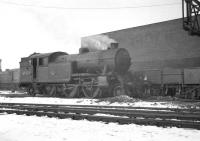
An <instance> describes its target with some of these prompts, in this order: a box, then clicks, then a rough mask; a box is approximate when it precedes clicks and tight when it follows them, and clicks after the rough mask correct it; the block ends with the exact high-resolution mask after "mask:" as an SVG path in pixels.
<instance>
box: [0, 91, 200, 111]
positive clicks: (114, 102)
mask: <svg viewBox="0 0 200 141" xmlns="http://www.w3.org/2000/svg"><path fill="white" fill-rule="evenodd" d="M5 93H6V95H5ZM9 94H10V95H12V97H8V95H9ZM17 94H18V93H17V92H16V96H15V93H11V92H9V91H0V102H8V103H38V104H72V105H108V106H132V107H161V108H187V105H184V104H176V103H173V102H171V101H165V102H163V101H160V102H152V101H142V100H140V99H135V98H131V97H128V96H119V97H112V98H102V99H87V98H53V97H29V96H27V95H26V94H24V96H23V95H22V93H20V94H21V95H20V96H18V95H17ZM199 105H200V103H198V105H197V106H195V107H196V108H199V107H200V106H199ZM190 108H194V107H193V105H190Z"/></svg>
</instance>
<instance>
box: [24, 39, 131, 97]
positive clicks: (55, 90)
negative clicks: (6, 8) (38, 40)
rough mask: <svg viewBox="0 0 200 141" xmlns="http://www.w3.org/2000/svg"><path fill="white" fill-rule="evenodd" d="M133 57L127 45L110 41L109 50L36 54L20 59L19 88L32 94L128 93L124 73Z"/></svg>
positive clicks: (89, 95)
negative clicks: (70, 53) (121, 46)
mask: <svg viewBox="0 0 200 141" xmlns="http://www.w3.org/2000/svg"><path fill="white" fill-rule="evenodd" d="M130 63H131V59H130V56H129V53H128V51H127V50H126V49H124V48H118V44H117V43H111V45H110V48H108V49H107V50H99V51H95V52H90V51H89V49H87V48H80V50H79V54H72V55H68V54H67V53H65V52H53V53H46V54H40V53H34V54H32V55H30V56H28V57H25V58H21V62H20V87H24V88H26V89H27V92H28V93H29V94H30V95H35V94H36V93H41V94H44V95H48V96H63V97H82V96H85V97H88V98H95V97H99V96H103V95H105V94H107V95H106V96H113V95H114V96H116V95H119V94H121V93H126V90H125V81H124V79H123V76H124V74H126V72H127V71H128V69H129V67H130Z"/></svg>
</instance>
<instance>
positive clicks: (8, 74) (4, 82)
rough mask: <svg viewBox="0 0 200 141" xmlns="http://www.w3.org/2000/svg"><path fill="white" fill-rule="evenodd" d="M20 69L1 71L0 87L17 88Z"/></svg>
mask: <svg viewBox="0 0 200 141" xmlns="http://www.w3.org/2000/svg"><path fill="white" fill-rule="evenodd" d="M19 72H20V70H19V69H10V70H8V69H7V70H6V71H2V72H0V89H7V90H13V91H14V90H17V89H18V88H19V87H18V84H19V76H20V75H19Z"/></svg>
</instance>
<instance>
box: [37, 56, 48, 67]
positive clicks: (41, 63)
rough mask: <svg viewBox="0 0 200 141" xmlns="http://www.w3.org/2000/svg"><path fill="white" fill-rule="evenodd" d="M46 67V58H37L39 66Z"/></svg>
mask: <svg viewBox="0 0 200 141" xmlns="http://www.w3.org/2000/svg"><path fill="white" fill-rule="evenodd" d="M47 65H48V58H47V57H44V58H39V66H47Z"/></svg>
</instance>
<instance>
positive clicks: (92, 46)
mask: <svg viewBox="0 0 200 141" xmlns="http://www.w3.org/2000/svg"><path fill="white" fill-rule="evenodd" d="M111 43H117V41H115V40H114V39H112V38H110V37H109V36H107V35H94V36H89V37H84V38H82V39H81V47H82V48H88V49H89V50H90V51H96V50H106V49H108V48H109V47H110V46H111Z"/></svg>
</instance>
